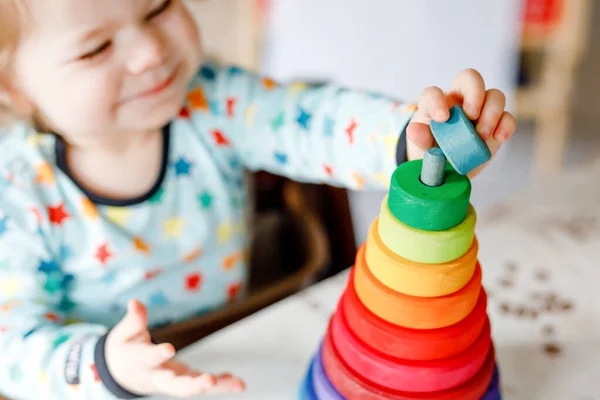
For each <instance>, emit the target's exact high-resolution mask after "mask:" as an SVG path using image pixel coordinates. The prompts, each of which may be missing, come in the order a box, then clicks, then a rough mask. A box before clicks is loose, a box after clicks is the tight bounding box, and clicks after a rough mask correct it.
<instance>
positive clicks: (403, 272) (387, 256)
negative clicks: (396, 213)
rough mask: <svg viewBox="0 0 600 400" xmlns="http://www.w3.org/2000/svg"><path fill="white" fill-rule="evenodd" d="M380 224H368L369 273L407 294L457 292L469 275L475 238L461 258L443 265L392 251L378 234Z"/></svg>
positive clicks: (476, 247)
mask: <svg viewBox="0 0 600 400" xmlns="http://www.w3.org/2000/svg"><path fill="white" fill-rule="evenodd" d="M380 223H381V220H380V219H379V218H376V219H375V220H374V221H373V223H372V224H371V227H370V229H369V236H368V238H367V242H366V246H365V247H366V251H365V252H366V254H365V257H366V260H367V266H368V268H369V270H370V271H371V273H372V274H373V275H374V276H375V277H376V278H377V280H378V281H380V282H381V283H382V284H384V285H385V286H387V287H389V288H390V289H392V290H394V291H396V292H399V293H403V294H406V295H410V296H417V297H438V296H445V295H448V294H451V293H454V292H457V291H459V290H460V289H462V288H463V287H464V286H465V285H466V284H467V283H468V282H469V280H470V279H471V278H472V276H473V273H474V272H475V267H476V265H477V253H478V251H479V244H478V242H477V237H475V236H474V237H473V241H472V245H471V247H470V248H469V250H468V251H467V252H466V253H465V254H464V255H463V256H462V257H460V258H457V259H455V260H452V261H448V262H446V263H444V264H423V263H417V262H414V261H411V260H407V259H406V258H403V257H400V256H399V255H397V254H395V253H393V252H392V251H391V250H390V249H389V248H388V247H387V246H386V245H385V244H384V243H383V241H382V240H381V237H380V236H379V229H378V225H379V224H380Z"/></svg>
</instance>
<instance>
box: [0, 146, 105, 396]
mask: <svg viewBox="0 0 600 400" xmlns="http://www.w3.org/2000/svg"><path fill="white" fill-rule="evenodd" d="M0 144H1V143H0ZM2 172H3V173H4V172H5V169H2ZM21 184H23V182H18V181H15V182H11V181H9V180H7V179H6V178H5V177H0V359H1V361H0V397H1V396H5V397H7V398H9V399H13V400H21V399H70V398H80V399H90V400H94V399H114V398H115V396H114V395H113V394H111V392H110V391H109V390H108V389H107V388H106V387H105V385H103V383H102V382H101V379H100V377H99V374H98V368H97V366H96V363H95V356H94V352H95V349H96V345H97V343H98V341H99V339H100V338H101V337H102V335H103V334H104V333H105V332H106V329H105V328H104V327H103V326H99V325H95V324H89V323H72V324H69V321H68V320H67V316H68V311H69V309H70V307H71V303H70V301H69V299H68V298H67V296H66V291H67V288H68V287H69V285H72V284H74V277H73V276H71V275H69V274H66V273H64V272H63V271H62V270H61V265H60V262H59V261H60V260H59V257H57V256H56V255H55V252H54V251H52V246H51V245H50V244H49V243H48V242H47V239H45V237H47V235H45V234H42V232H43V231H48V230H51V229H52V226H51V225H52V221H57V220H59V219H60V218H64V217H65V214H64V213H63V211H64V210H61V208H60V207H48V208H45V207H43V205H42V204H41V203H43V202H41V201H36V200H35V198H34V196H33V193H34V192H35V191H34V190H26V189H19V188H18V186H19V185H21ZM25 184H26V183H25Z"/></svg>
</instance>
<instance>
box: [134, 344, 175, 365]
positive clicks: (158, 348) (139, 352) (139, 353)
mask: <svg viewBox="0 0 600 400" xmlns="http://www.w3.org/2000/svg"><path fill="white" fill-rule="evenodd" d="M127 346H128V349H129V350H130V351H131V354H132V356H133V357H135V359H136V361H137V362H140V363H141V364H142V365H143V366H145V367H147V368H154V367H157V366H159V365H161V364H163V363H164V362H165V361H167V360H170V359H171V358H173V356H174V355H175V348H174V347H173V345H172V344H170V343H161V344H151V343H132V344H128V345H127Z"/></svg>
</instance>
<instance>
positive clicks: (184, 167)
mask: <svg viewBox="0 0 600 400" xmlns="http://www.w3.org/2000/svg"><path fill="white" fill-rule="evenodd" d="M192 166H193V164H192V163H191V162H189V161H187V160H186V159H185V158H183V157H179V159H178V160H177V162H176V163H175V174H176V175H177V176H189V175H190V171H191V169H192Z"/></svg>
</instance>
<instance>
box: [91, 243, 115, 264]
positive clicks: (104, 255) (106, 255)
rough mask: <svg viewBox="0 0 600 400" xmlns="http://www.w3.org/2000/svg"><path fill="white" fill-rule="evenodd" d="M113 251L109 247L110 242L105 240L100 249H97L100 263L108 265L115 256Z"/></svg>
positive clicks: (97, 257)
mask: <svg viewBox="0 0 600 400" xmlns="http://www.w3.org/2000/svg"><path fill="white" fill-rule="evenodd" d="M113 256H114V255H113V253H112V252H111V251H110V249H109V247H108V243H107V242H105V243H103V244H101V245H100V246H99V247H98V250H96V255H95V257H96V259H97V260H98V261H100V263H101V264H102V265H106V264H107V263H108V261H109V260H110V259H111V258H113Z"/></svg>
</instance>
